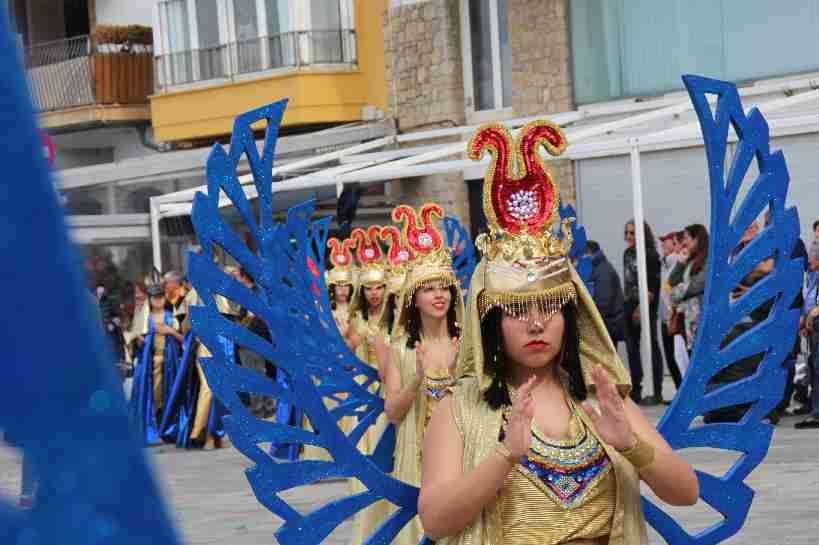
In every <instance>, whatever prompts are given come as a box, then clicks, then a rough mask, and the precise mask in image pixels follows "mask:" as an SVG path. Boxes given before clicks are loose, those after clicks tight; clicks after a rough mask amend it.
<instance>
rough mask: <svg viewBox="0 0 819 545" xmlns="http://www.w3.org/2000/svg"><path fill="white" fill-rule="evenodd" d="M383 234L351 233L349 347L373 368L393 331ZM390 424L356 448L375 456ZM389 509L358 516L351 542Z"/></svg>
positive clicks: (359, 488)
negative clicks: (379, 344)
mask: <svg viewBox="0 0 819 545" xmlns="http://www.w3.org/2000/svg"><path fill="white" fill-rule="evenodd" d="M380 234H381V227H379V226H377V225H372V226H370V227H369V228H367V230H366V231H365V230H364V229H361V228H356V229H353V231H352V233H351V238H352V239H353V240H354V241H355V243H356V256H357V257H358V265H359V274H358V284H359V291H358V294H356V297H355V298H354V300H353V306H352V318H351V322H350V331H349V332H348V335H347V339H348V344H349V345H350V348H351V349H352V350H353V351H354V352H355V354H356V356H358V359H360V360H361V361H363V362H364V363H367V364H368V365H370V366H372V367H373V368H376V366H377V363H376V355H375V347H376V340H377V339H379V338H380V339H382V340H383V341H384V342H389V335H390V329H391V327H390V326H391V323H390V321H389V317H388V313H386V312H385V308H386V305H385V302H386V284H387V269H388V266H387V263H386V262H385V260H384V253H383V252H382V250H381V246H380V244H379V238H380ZM356 380H357V381H359V383H363V382H364V381H365V380H366V377H364V376H363V375H361V376H359V377H356ZM371 391H372V392H373V393H375V392H380V393H381V395H383V391H381V385H380V384H379V383H378V382H374V383H373V384H372V386H371ZM387 423H388V422H387V417H386V415H384V414H382V415H380V416H379V417H378V419H377V420H376V422H375V423H374V424H373V425H372V426H370V427H369V428H368V429H367V431H366V432H365V433H364V435H363V436H362V437H361V440H360V441H359V442H358V445H357V447H358V449H359V450H360V451H361V452H363V453H364V454H367V455H371V454H373V453H374V452H375V449H376V447H377V446H378V443H379V441H380V440H381V438H382V436H383V435H384V430H385V429H386V427H387ZM343 425H344V424H342V426H343ZM351 489H352V492H353V493H361V492H365V491H366V489H365V488H364V486H363V485H362V484H361V483H360V482H358V481H357V480H353V481H352V482H351ZM388 508H389V505H388V504H387V502H384V501H379V502H376V503H375V504H373V505H371V506H370V507H368V508H367V509H365V510H364V511H361V512H360V513H359V514H358V516H356V518H355V519H354V521H353V538H352V543H353V544H354V545H360V544H361V543H363V542H364V541H365V539H366V537H367V536H369V535H370V534H372V532H374V531H375V529H376V528H378V526H379V525H380V524H381V523H382V522H383V521H384V520H385V519H386V518H387V514H388Z"/></svg>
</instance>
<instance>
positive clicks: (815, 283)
mask: <svg viewBox="0 0 819 545" xmlns="http://www.w3.org/2000/svg"><path fill="white" fill-rule="evenodd" d="M817 223H819V222H817ZM818 226H819V225H818ZM804 294H805V297H804V305H803V307H802V312H803V314H802V316H803V327H802V334H803V335H804V336H806V337H807V338H808V346H809V347H810V349H809V350H810V351H809V355H808V369H809V375H810V378H811V392H810V414H809V415H808V416H807V418H805V419H804V420H802V421H800V422H797V423H796V424H794V427H795V428H796V429H799V430H802V429H819V402H817V401H819V398H818V397H817V395H819V373H817V369H816V360H817V351H819V240H814V241H813V243H812V244H811V245H810V251H809V252H808V274H807V282H806V284H805V290H804Z"/></svg>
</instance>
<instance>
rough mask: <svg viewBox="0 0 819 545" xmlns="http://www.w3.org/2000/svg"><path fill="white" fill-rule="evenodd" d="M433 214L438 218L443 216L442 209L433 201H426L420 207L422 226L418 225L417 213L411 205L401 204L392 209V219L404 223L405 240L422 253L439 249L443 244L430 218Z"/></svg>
mask: <svg viewBox="0 0 819 545" xmlns="http://www.w3.org/2000/svg"><path fill="white" fill-rule="evenodd" d="M433 216H437V217H438V219H441V218H443V217H444V209H443V208H441V207H440V206H439V205H437V204H435V203H427V204H425V205H423V206H422V207H421V222H422V224H423V227H419V226H418V215H417V214H416V213H415V210H413V209H412V207H410V206H407V205H405V204H402V205H401V206H396V207H395V209H394V210H393V211H392V221H394V222H395V223H401V222H403V223H404V234H405V235H406V237H407V242H408V243H409V245H410V246H411V247H412V249H413V250H415V251H416V252H418V253H419V254H422V255H426V254H429V253H432V252H434V251H436V250H439V249H440V248H441V247H443V245H444V239H443V237H441V232H440V231H439V230H438V228H437V227H436V226H435V224H434V222H433V220H432V217H433Z"/></svg>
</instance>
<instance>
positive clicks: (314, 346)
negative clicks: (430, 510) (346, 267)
mask: <svg viewBox="0 0 819 545" xmlns="http://www.w3.org/2000/svg"><path fill="white" fill-rule="evenodd" d="M285 106H286V102H285V101H281V102H278V103H275V104H272V105H270V106H268V107H266V108H262V109H259V110H256V111H253V112H249V113H247V114H245V115H243V116H240V117H239V118H237V120H236V125H235V128H234V133H233V139H232V141H231V146H230V153H229V154H228V153H227V152H225V150H224V149H223V148H222V147H221V146H218V145H217V146H214V148H213V150H212V152H211V155H210V158H209V160H208V166H207V173H208V195H204V194H201V193H200V194H198V195H197V196H196V198H195V201H194V209H193V223H194V225H195V227H196V231H197V234H198V236H199V239H200V243H201V246H202V250H203V253H202V254H201V255H196V254H192V255H191V256H190V258H189V275H190V278H191V281H192V282H193V284H194V287H195V288H196V290H197V292H198V293H199V295H200V297H201V298H202V301H203V304H204V306H201V307H195V308H193V309H192V310H191V319H192V323H193V327H194V331H195V333H196V335H197V336H198V337H199V338H200V339H201V340H202V342H204V344H205V345H206V346H207V347H208V348H209V349H210V351H211V352H212V354H213V356H212V358H210V359H209V360H206V361H204V362H203V367H204V371H205V373H206V375H207V378H208V383H209V384H210V386H211V388H212V389H213V392H214V394H215V395H216V396H217V397H218V398H219V399H220V401H221V402H222V403H223V404H224V405H225V406H226V407H227V408H228V410H229V411H230V413H231V414H230V416H228V417H225V419H224V423H225V428H226V429H227V431H228V433H229V435H230V437H231V440H232V441H233V444H234V445H235V446H236V448H237V449H238V450H240V451H241V452H242V453H243V454H244V455H245V456H247V457H248V458H249V459H251V460H252V461H254V462H255V464H256V465H255V466H254V467H253V468H251V469H249V470H248V472H247V475H248V480H249V481H250V484H251V486H252V488H253V490H254V492H255V494H256V497H257V498H258V499H259V501H260V502H261V503H262V504H263V505H264V506H265V507H266V508H267V509H269V510H270V511H271V512H273V513H275V514H276V515H278V516H279V517H281V518H282V519H283V520H284V524H283V525H282V527H281V528H280V529H279V530H278V531H277V533H276V536H277V538H278V540H279V542H280V543H282V544H284V545H297V544H308V543H320V542H321V541H322V540H324V539H325V538H326V537H327V536H328V535H329V534H330V533H331V532H332V531H333V530H334V529H335V528H336V527H337V526H338V525H340V524H341V523H342V522H344V521H345V520H347V519H349V518H351V517H353V516H354V515H355V514H356V513H357V512H359V511H361V510H362V509H365V508H366V507H368V506H369V505H372V504H373V503H375V502H376V501H379V500H381V499H385V500H387V501H389V502H390V503H391V504H393V505H394V506H396V508H397V509H396V511H395V512H394V513H393V515H391V517H390V518H389V519H388V520H387V521H385V522H384V524H382V526H381V527H380V528H379V529H378V530H376V531H375V533H374V534H373V535H372V536H370V539H369V540H368V543H373V544H375V543H389V542H390V541H392V539H393V538H394V537H395V535H396V534H397V533H398V531H400V529H401V528H402V527H403V526H404V524H406V523H407V521H409V520H411V519H412V517H413V516H415V514H416V504H417V495H418V491H417V489H416V488H415V487H412V486H409V485H407V484H405V483H402V482H400V481H397V480H395V479H393V478H392V477H390V476H389V475H388V473H389V472H390V471H391V466H392V455H393V449H394V441H395V435H394V429H393V428H392V427H389V428H388V431H387V432H386V433H385V434H384V436H383V437H382V439H381V440H380V442H379V444H378V445H377V447H376V448H375V450H374V452H373V454H372V455H364V454H362V453H361V452H360V451H359V450H358V449H357V448H356V447H355V445H356V444H357V443H358V442H359V439H360V438H361V437H362V436H363V434H364V433H365V431H366V430H367V429H368V428H369V427H370V426H372V425H373V424H374V423H375V422H376V419H377V418H378V416H379V415H380V414H381V413H382V412H383V410H384V405H383V400H382V399H381V397H380V396H379V395H378V394H377V393H373V392H372V388H371V387H372V386H374V385H375V384H376V382H377V380H378V376H377V373H376V371H375V370H374V369H373V368H371V367H370V366H368V365H366V364H364V363H363V362H361V361H359V360H358V359H357V358H356V357H355V356H354V355H353V354H352V353H350V351H349V350H348V349H347V346H346V345H345V344H344V342H343V340H342V338H341V336H340V335H339V333H338V330H337V328H336V326H335V322H334V321H333V319H332V316H331V314H330V311H329V302H328V300H327V296H326V292H325V290H324V289H323V287H322V284H323V275H322V272H323V268H324V267H323V264H324V258H323V251H324V243H325V239H326V227H327V225H326V223H320V222H314V223H313V224H311V223H310V221H309V219H310V216H311V214H312V212H313V203H312V202H308V203H304V204H302V205H299V206H297V207H294V208H292V209H291V210H290V211H289V212H288V216H287V221H286V222H285V223H283V224H275V223H274V222H273V221H272V215H273V214H272V188H271V180H270V172H271V169H272V158H273V153H274V148H275V141H276V134H277V130H278V126H279V123H280V122H281V117H282V114H283V111H284V108H285ZM262 120H264V121H266V122H267V125H268V129H267V135H266V139H265V145H264V153H263V154H262V155H259V153H258V150H257V148H256V145H255V142H254V140H253V135H252V132H251V130H250V125H251V124H252V123H255V122H258V121H262ZM243 153H244V154H247V157H248V161H249V164H250V165H251V169H252V172H253V174H254V180H255V183H256V187H257V189H258V193H259V198H260V203H259V210H260V219H259V221H257V219H256V218H255V217H254V214H253V213H252V208H251V206H250V203H249V202H248V201H247V199H246V197H245V195H244V192H243V190H242V189H241V186H240V184H239V182H238V179H237V178H236V174H235V167H236V164H237V163H238V160H239V158H240V157H241V155H242V154H243ZM220 191H222V192H224V193H225V194H226V195H227V196H228V197H229V198H230V200H231V201H232V202H233V204H234V206H235V207H236V209H237V210H238V211H239V213H240V215H241V217H242V221H243V222H244V224H245V227H246V228H247V230H248V231H249V233H250V236H251V237H252V238H253V239H254V242H255V243H256V244H255V245H256V247H257V248H258V250H257V251H255V252H254V251H251V250H250V249H249V248H248V247H247V246H246V245H245V243H244V242H243V240H242V238H241V237H239V236H238V235H237V234H236V233H235V232H234V230H233V228H232V227H231V226H229V225H227V224H226V223H225V222H224V221H223V220H222V218H221V216H220V215H219V210H218V196H219V194H220ZM217 246H218V247H221V248H222V249H223V250H224V251H225V252H227V253H228V254H230V255H231V256H232V257H233V258H234V259H236V260H237V261H238V262H239V263H240V264H241V266H242V267H243V268H244V269H245V270H246V271H248V273H249V274H250V275H251V276H252V277H253V278H254V279H255V280H256V284H257V286H258V288H259V290H258V292H251V291H250V290H248V289H247V288H245V287H244V286H243V285H241V284H240V283H238V282H236V281H235V280H234V279H233V278H231V277H229V276H227V275H226V274H225V273H223V272H222V271H221V270H220V268H219V267H218V266H217V265H216V264H215V263H214V262H213V254H214V250H215V248H216V247H217ZM217 294H218V295H221V296H224V297H226V298H227V299H229V300H231V301H233V302H235V303H237V304H238V305H239V306H241V307H243V308H245V309H248V310H249V311H251V312H253V313H254V314H255V315H256V316H258V317H259V318H261V319H262V320H264V322H265V324H266V325H267V327H268V328H269V330H270V332H271V338H272V340H271V341H266V340H264V339H262V338H260V337H258V336H256V335H255V334H253V333H251V332H250V331H249V330H248V329H245V328H244V327H242V326H241V325H239V324H237V323H235V322H231V321H229V320H228V319H226V318H224V317H223V316H221V315H220V314H219V312H218V309H217V307H216V303H215V300H214V296H215V295H217ZM225 339H228V340H229V341H232V343H235V344H236V345H238V346H243V347H245V348H247V349H249V350H252V351H254V352H256V353H257V354H259V355H261V356H262V357H264V358H265V359H266V360H268V361H270V362H272V363H273V364H274V365H275V366H276V367H277V369H278V371H279V372H280V373H285V374H286V376H287V377H288V381H289V387H287V388H285V387H282V385H280V384H277V383H275V382H273V381H270V380H268V379H266V378H265V377H262V376H261V375H258V374H256V373H254V372H253V371H251V370H248V369H243V368H241V367H237V366H235V365H234V364H233V363H232V360H231V359H230V358H229V357H228V350H226V348H225V347H226V346H227V345H229V344H231V343H226V342H224V340H225ZM240 392H248V393H256V394H261V395H267V396H272V397H275V398H277V399H278V400H279V401H280V402H285V403H290V404H293V405H294V406H295V407H298V408H299V409H300V410H302V411H303V412H304V414H305V415H306V417H307V420H308V421H309V424H310V427H309V428H307V427H302V426H299V425H298V424H297V425H287V424H284V423H276V422H269V421H264V420H259V419H257V418H255V417H254V416H252V415H251V414H250V413H249V412H248V411H247V409H245V407H244V406H243V404H242V402H241V399H240V397H239V393H240ZM327 399H332V400H334V401H335V403H334V404H332V405H331V406H330V408H328V406H326V405H325V403H324V402H325V400H327ZM344 417H355V421H356V424H355V425H354V426H353V427H352V429H351V430H350V431H349V432H345V431H343V430H342V427H341V426H340V424H339V422H340V421H341V419H342V418H344ZM269 443H272V444H282V443H287V444H296V445H312V446H315V447H318V448H322V449H325V450H326V451H327V452H328V453H329V455H330V457H331V460H330V461H322V460H300V461H293V462H281V461H278V460H275V459H274V458H272V457H271V456H270V455H269V454H268V450H267V449H266V448H263V447H262V445H265V444H269ZM347 477H354V478H356V479H358V480H359V481H360V482H361V483H362V484H363V485H364V487H365V488H366V491H365V492H362V493H358V494H354V495H351V496H348V497H346V498H343V499H340V500H337V501H334V502H330V503H328V504H326V505H323V506H321V507H319V508H317V509H315V510H314V511H312V512H310V513H307V514H301V513H299V512H298V511H297V510H296V509H294V508H293V507H292V506H291V505H289V504H288V503H287V501H286V500H285V499H283V498H282V497H281V496H280V493H281V492H284V491H286V490H290V489H292V488H294V487H298V486H302V485H307V484H311V483H315V482H317V481H321V480H325V479H331V478H347Z"/></svg>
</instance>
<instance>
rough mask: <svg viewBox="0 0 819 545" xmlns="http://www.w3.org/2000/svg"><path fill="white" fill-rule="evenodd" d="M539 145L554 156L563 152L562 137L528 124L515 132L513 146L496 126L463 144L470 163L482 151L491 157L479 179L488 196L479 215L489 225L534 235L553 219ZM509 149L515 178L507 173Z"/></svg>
mask: <svg viewBox="0 0 819 545" xmlns="http://www.w3.org/2000/svg"><path fill="white" fill-rule="evenodd" d="M541 145H543V146H544V147H545V148H546V150H547V151H548V152H549V154H551V155H555V156H557V155H560V154H561V153H563V151H564V150H565V149H566V137H565V136H564V134H563V131H562V130H561V129H560V127H558V126H557V125H555V124H553V123H549V122H548V121H533V122H531V123H529V124H527V125H526V126H524V127H523V128H522V129H521V132H520V136H519V137H518V139H517V141H516V142H515V143H514V147H513V144H512V137H511V135H510V134H509V131H508V130H507V129H506V127H504V126H502V125H487V126H484V127H482V128H481V129H479V130H478V132H477V133H475V135H474V136H473V137H472V139H471V140H470V141H469V146H468V148H467V152H468V154H469V157H470V159H473V160H475V161H478V160H480V159H481V157H483V154H484V153H487V152H488V153H490V154H491V155H492V164H491V165H490V167H489V170H487V173H486V177H485V179H484V195H489V196H490V204H491V209H489V208H490V207H487V206H486V205H487V203H486V201H484V211H485V213H486V215H487V218H488V219H489V220H490V222H491V223H495V224H496V225H497V226H498V227H500V228H501V229H502V230H504V231H506V232H508V233H512V234H520V233H521V232H523V231H526V232H528V233H529V234H532V235H538V234H541V233H543V232H544V231H545V230H546V228H547V226H548V225H549V224H550V223H551V221H552V220H553V219H554V215H555V213H556V211H557V205H558V191H557V186H556V185H555V183H554V181H552V178H551V176H549V173H548V172H546V168H545V165H544V164H543V159H542V158H541V157H540V155H539V154H538V148H539V147H540V146H541ZM512 150H514V151H515V152H516V153H517V154H519V155H518V157H519V160H520V161H522V164H520V163H519V162H518V161H516V163H517V164H516V166H517V167H518V168H519V169H520V170H521V171H522V172H521V173H520V176H515V173H514V172H513V170H512V162H513V157H512V153H511V152H512Z"/></svg>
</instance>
